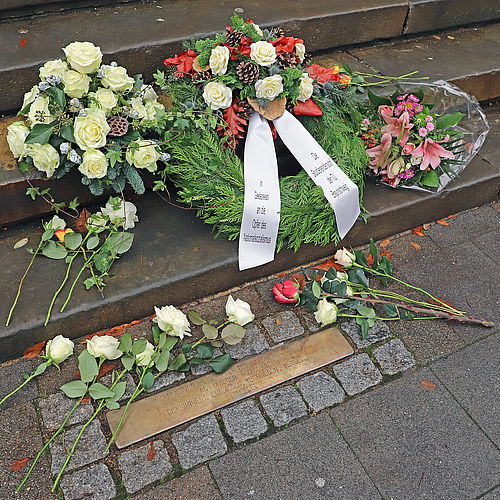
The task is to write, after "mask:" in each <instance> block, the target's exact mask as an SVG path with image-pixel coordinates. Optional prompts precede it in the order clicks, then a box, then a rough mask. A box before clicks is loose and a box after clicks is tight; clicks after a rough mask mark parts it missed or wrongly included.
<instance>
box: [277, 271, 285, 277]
mask: <svg viewBox="0 0 500 500" xmlns="http://www.w3.org/2000/svg"><path fill="white" fill-rule="evenodd" d="M285 275H286V273H285V272H283V273H278V276H279V277H280V278H282V277H283V276H285Z"/></svg>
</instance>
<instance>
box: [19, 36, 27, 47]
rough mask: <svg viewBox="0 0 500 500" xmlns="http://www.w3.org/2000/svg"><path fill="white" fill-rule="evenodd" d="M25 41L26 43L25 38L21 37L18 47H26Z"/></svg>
mask: <svg viewBox="0 0 500 500" xmlns="http://www.w3.org/2000/svg"><path fill="white" fill-rule="evenodd" d="M27 41H28V39H27V38H26V37H25V36H23V37H22V38H21V40H20V42H19V45H20V46H21V47H24V46H25V45H26V42H27Z"/></svg>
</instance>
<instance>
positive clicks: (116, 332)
mask: <svg viewBox="0 0 500 500" xmlns="http://www.w3.org/2000/svg"><path fill="white" fill-rule="evenodd" d="M154 317H155V316H154V315H153V316H151V319H152V318H154ZM139 323H142V321H141V320H138V319H136V320H134V321H132V322H131V323H124V324H123V325H118V326H114V327H113V328H110V329H109V330H100V331H98V332H95V333H91V334H90V335H87V336H86V337H85V338H84V339H83V341H82V342H80V344H86V343H87V340H90V339H91V338H93V337H102V336H103V335H110V336H111V337H120V336H121V335H122V334H123V332H124V331H125V330H126V329H127V328H128V327H129V326H132V325H138V324H139Z"/></svg>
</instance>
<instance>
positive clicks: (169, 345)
mask: <svg viewBox="0 0 500 500" xmlns="http://www.w3.org/2000/svg"><path fill="white" fill-rule="evenodd" d="M178 341H179V339H178V338H177V337H169V336H167V335H165V345H163V346H162V348H163V350H167V351H171V350H172V349H173V348H174V347H175V345H176V344H177V342H178Z"/></svg>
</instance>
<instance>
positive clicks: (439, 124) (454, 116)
mask: <svg viewBox="0 0 500 500" xmlns="http://www.w3.org/2000/svg"><path fill="white" fill-rule="evenodd" d="M464 116H465V115H464V114H463V113H460V112H458V111H457V112H456V113H450V114H447V115H443V116H441V117H439V118H438V119H437V120H436V128H437V129H441V130H442V129H445V128H451V127H454V126H455V125H457V123H458V122H459V121H460V120H461V119H462V118H463V117H464Z"/></svg>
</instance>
